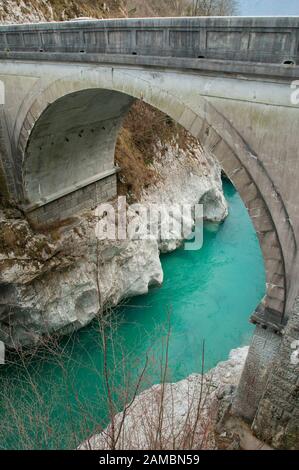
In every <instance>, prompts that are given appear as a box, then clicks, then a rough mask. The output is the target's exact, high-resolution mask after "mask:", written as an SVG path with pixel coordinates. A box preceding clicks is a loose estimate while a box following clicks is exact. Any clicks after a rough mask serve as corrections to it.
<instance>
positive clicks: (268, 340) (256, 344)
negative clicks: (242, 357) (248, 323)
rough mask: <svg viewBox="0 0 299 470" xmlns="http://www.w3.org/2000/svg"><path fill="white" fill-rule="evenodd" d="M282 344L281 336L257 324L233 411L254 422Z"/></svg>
mask: <svg viewBox="0 0 299 470" xmlns="http://www.w3.org/2000/svg"><path fill="white" fill-rule="evenodd" d="M280 345H281V336H280V335H278V334H276V333H274V332H273V331H272V330H271V329H270V328H267V329H264V328H262V327H261V326H259V325H257V327H256V329H255V332H254V335H253V338H252V342H251V345H250V348H249V353H248V357H247V360H246V363H245V367H244V371H243V374H242V377H241V380H240V384H239V387H238V390H237V396H236V398H235V400H234V403H233V413H234V414H237V415H239V416H241V417H242V418H244V419H245V420H246V421H248V422H249V423H252V422H253V420H254V417H255V415H256V412H257V409H258V406H259V402H260V400H261V398H262V395H263V392H264V390H265V387H266V384H267V380H268V377H269V374H270V371H271V367H272V366H273V363H274V360H275V358H276V355H277V353H278V351H279V348H280Z"/></svg>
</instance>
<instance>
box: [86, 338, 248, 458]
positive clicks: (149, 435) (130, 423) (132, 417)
mask: <svg viewBox="0 0 299 470" xmlns="http://www.w3.org/2000/svg"><path fill="white" fill-rule="evenodd" d="M248 349H249V348H248V347H244V348H239V349H235V350H232V351H231V353H230V355H229V360H228V361H225V362H221V363H219V364H218V365H217V367H215V369H212V370H211V371H210V372H208V373H207V374H205V375H204V376H201V375H196V374H194V375H191V376H190V377H188V378H187V379H185V380H182V381H181V382H178V383H175V384H166V385H165V386H164V387H162V385H155V386H153V387H152V388H150V389H149V390H146V391H145V392H143V393H141V394H140V395H139V396H137V398H136V399H135V400H134V402H133V404H132V405H131V406H130V407H129V408H128V410H127V412H126V416H125V418H124V415H123V413H119V414H118V415H116V417H115V419H114V428H115V430H116V435H117V434H118V432H119V431H120V430H121V432H120V438H119V440H118V442H117V445H116V448H117V449H119V450H138V449H140V450H149V449H161V448H162V449H169V450H175V449H189V450H191V449H213V448H215V446H216V444H215V439H214V426H215V423H216V417H217V410H218V407H217V404H218V397H219V395H221V391H222V390H223V389H224V388H225V387H236V386H237V385H238V383H239V380H240V377H241V373H242V370H243V368H244V365H245V361H246V357H247V354H248ZM162 404H163V406H162ZM162 409H163V413H161V410H162ZM161 414H162V415H163V416H162V420H161ZM122 423H123V424H122ZM159 423H160V424H159ZM159 429H161V433H160V432H159ZM160 434H161V436H160ZM157 436H158V438H157ZM112 442H113V432H112V426H111V424H110V425H109V426H108V427H107V428H106V429H105V431H104V432H103V433H102V434H99V435H96V436H93V437H91V438H90V439H88V440H87V441H86V442H85V443H83V444H82V445H81V446H80V450H90V449H91V450H108V449H111V447H112ZM161 444H162V445H161Z"/></svg>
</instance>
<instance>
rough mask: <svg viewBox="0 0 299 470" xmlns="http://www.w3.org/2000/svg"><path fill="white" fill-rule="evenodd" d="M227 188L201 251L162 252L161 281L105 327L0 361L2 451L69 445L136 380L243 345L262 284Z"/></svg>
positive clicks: (152, 379) (237, 203) (119, 402)
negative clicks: (218, 220)
mask: <svg viewBox="0 0 299 470" xmlns="http://www.w3.org/2000/svg"><path fill="white" fill-rule="evenodd" d="M224 191H225V196H226V198H227V200H228V203H229V216H228V218H227V220H226V221H225V222H224V223H223V224H222V225H220V226H219V227H218V228H216V227H215V226H214V225H209V224H207V225H206V226H205V228H204V245H203V248H202V249H201V250H199V251H185V250H183V249H179V250H177V251H176V252H174V253H171V254H168V255H163V256H162V257H161V261H162V265H163V270H164V284H163V286H162V287H161V288H153V289H152V290H151V291H150V292H149V294H148V295H146V296H142V297H138V298H134V299H131V300H129V301H127V302H126V303H124V304H123V305H121V306H119V307H118V308H117V309H115V311H114V312H113V313H112V315H111V318H110V317H109V318H110V320H109V325H108V326H107V327H106V329H105V333H103V331H102V334H101V333H100V331H99V330H100V327H99V325H98V323H97V322H96V321H95V322H94V323H93V324H92V325H90V326H89V327H87V328H85V329H83V330H81V331H79V332H77V333H75V334H73V335H71V336H70V337H68V338H64V339H63V340H61V341H59V342H58V344H57V345H56V347H55V348H54V347H53V346H51V350H49V349H50V347H48V348H44V349H43V350H39V351H37V352H36V354H35V355H34V356H33V357H31V358H30V359H29V358H25V359H22V360H20V358H15V357H12V358H11V359H10V360H11V362H13V363H11V364H9V365H6V366H0V400H1V401H0V405H1V408H0V448H4V449H20V448H24V449H28V448H29V449H30V448H35V449H38V448H50V449H53V448H74V447H75V446H76V445H78V444H79V443H80V442H81V441H82V440H83V439H85V438H86V437H88V436H89V435H90V434H92V433H94V432H95V431H99V430H101V427H103V426H105V425H106V424H107V422H108V421H109V411H108V410H109V409H110V410H114V409H115V408H114V406H115V407H116V408H119V409H121V408H122V407H123V405H124V403H125V402H127V401H128V399H129V397H130V396H132V395H134V393H135V390H136V387H137V384H139V382H140V384H139V388H138V391H139V390H141V389H144V388H147V387H149V386H151V385H152V384H154V383H159V382H161V376H163V375H164V373H165V374H166V379H167V380H168V381H178V380H180V379H183V378H185V377H186V376H187V375H189V374H191V373H194V372H200V371H201V370H202V369H204V370H205V371H206V370H209V369H210V368H212V367H214V366H215V365H216V364H217V363H218V362H219V361H222V360H226V359H227V358H228V354H229V352H230V350H231V349H233V348H236V347H239V346H244V345H247V344H249V341H250V337H251V335H252V332H253V327H252V326H251V325H250V323H249V321H248V320H249V316H250V314H251V313H252V312H253V310H254V308H255V307H256V306H257V304H258V303H259V302H260V300H261V298H262V297H263V295H264V290H265V274H264V267H263V260H262V255H261V251H260V248H259V244H258V240H257V237H256V234H255V232H254V229H253V227H252V224H251V221H250V219H249V217H248V214H247V211H246V209H245V207H244V205H243V203H242V201H241V199H240V197H239V195H238V193H237V192H236V191H235V189H234V187H233V186H232V185H231V184H230V183H229V182H227V181H224ZM203 345H204V346H203ZM104 350H105V351H106V353H104ZM203 352H204V353H203ZM166 363H167V364H166ZM105 364H106V367H105ZM166 366H167V367H166ZM105 371H106V373H105ZM141 374H142V380H140V381H139V377H140V375H141ZM107 383H108V384H109V387H108V388H109V390H110V391H111V394H110V395H111V397H112V398H110V401H109V399H108V398H107V396H108V393H107ZM112 400H113V405H112ZM108 403H110V405H109V406H108ZM114 403H115V405H114Z"/></svg>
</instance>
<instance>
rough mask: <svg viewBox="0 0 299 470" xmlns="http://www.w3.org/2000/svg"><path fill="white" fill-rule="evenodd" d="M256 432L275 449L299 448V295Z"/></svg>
mask: <svg viewBox="0 0 299 470" xmlns="http://www.w3.org/2000/svg"><path fill="white" fill-rule="evenodd" d="M253 431H254V433H255V434H256V435H257V436H258V437H259V438H260V439H261V440H263V441H266V442H267V443H269V444H270V445H272V446H273V447H275V448H281V449H296V450H299V298H298V299H297V301H296V302H295V307H294V310H293V312H292V315H291V316H290V319H289V321H288V324H287V326H286V328H285V332H284V335H283V340H282V342H281V347H280V349H279V352H278V354H277V357H276V360H275V362H274V364H273V367H271V371H270V374H269V377H268V381H267V385H266V388H265V390H264V393H263V396H262V399H261V400H260V402H259V407H258V411H257V414H256V416H255V419H254V422H253Z"/></svg>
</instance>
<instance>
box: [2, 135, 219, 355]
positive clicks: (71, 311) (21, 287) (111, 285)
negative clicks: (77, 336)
mask: <svg viewBox="0 0 299 470" xmlns="http://www.w3.org/2000/svg"><path fill="white" fill-rule="evenodd" d="M150 167H151V170H152V171H153V172H154V173H155V174H156V175H158V179H156V180H155V182H153V183H152V184H151V185H150V186H149V187H147V188H145V189H144V190H143V191H142V194H141V197H140V202H142V203H143V204H144V205H145V206H147V205H148V206H149V205H150V204H153V203H154V204H157V205H158V206H159V204H195V203H198V202H202V203H204V208H205V212H204V216H205V218H206V219H207V220H211V221H213V222H220V221H222V220H223V219H224V218H225V217H226V215H227V204H226V202H225V199H224V196H223V192H222V183H221V169H220V167H219V166H218V164H216V163H215V161H214V160H213V159H212V158H211V157H209V156H207V155H204V154H203V152H202V150H201V148H200V146H199V145H197V147H194V146H193V144H192V146H191V147H190V148H189V150H188V149H184V150H181V149H180V148H179V147H178V145H177V144H175V143H173V144H172V145H169V146H168V149H167V151H166V152H163V155H162V154H161V148H160V149H159V147H157V153H156V155H155V158H154V160H153V162H152V163H151V165H150ZM132 207H133V206H130V205H128V210H127V217H128V220H130V221H132V220H133V221H134V223H135V225H137V226H139V227H140V228H141V231H142V227H143V226H144V224H145V223H146V221H144V220H143V217H142V214H138V211H137V212H136V211H135V210H134V209H132ZM174 217H175V215H174ZM97 222H98V219H97V217H96V215H95V212H94V211H87V212H84V213H81V214H79V215H78V216H77V217H75V218H72V219H70V220H67V221H65V223H62V224H59V226H52V227H51V226H50V227H45V230H44V233H42V232H40V231H39V232H36V231H34V230H33V229H32V228H31V227H30V225H29V223H28V221H26V219H25V218H24V217H23V215H22V214H21V213H20V212H19V211H18V209H16V208H2V209H1V212H0V223H1V225H0V268H1V269H0V339H1V340H2V341H4V342H5V343H6V345H8V346H9V347H12V348H14V347H19V346H20V345H30V344H34V343H37V342H38V341H40V340H42V338H44V337H45V336H48V335H52V334H54V333H55V334H66V333H68V332H71V331H73V330H75V329H78V328H81V327H83V326H85V325H87V324H88V323H89V322H90V321H91V320H92V319H93V318H94V317H95V316H96V315H97V314H98V313H99V312H101V311H104V310H105V309H107V308H108V307H111V306H115V305H117V304H118V303H119V302H120V301H121V300H122V299H124V298H126V297H131V296H135V295H140V294H145V293H147V292H148V289H149V287H150V286H152V285H160V284H161V283H162V282H163V272H162V268H161V263H160V259H159V254H160V251H163V252H168V251H172V250H173V249H175V248H177V247H178V246H179V245H180V243H181V239H171V240H167V239H166V240H160V239H159V236H158V238H148V239H142V240H136V239H134V237H131V238H130V239H127V240H121V241H113V240H101V241H99V240H98V239H97V237H96V225H97ZM161 225H163V218H162V220H161V223H160V229H161Z"/></svg>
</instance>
